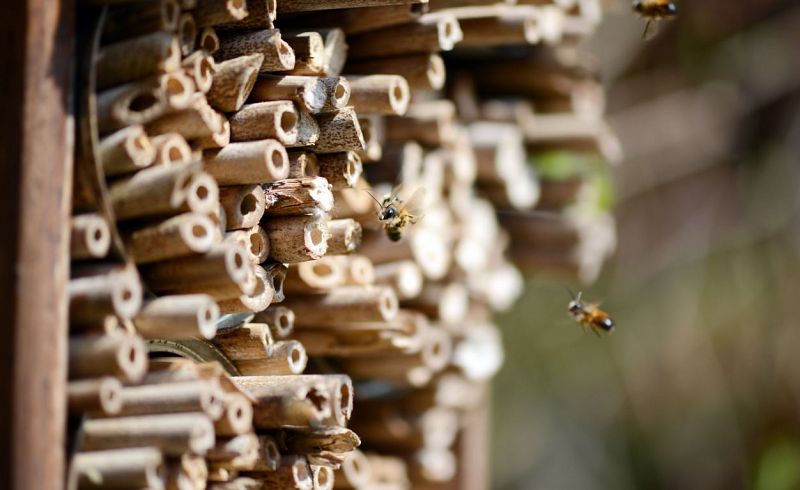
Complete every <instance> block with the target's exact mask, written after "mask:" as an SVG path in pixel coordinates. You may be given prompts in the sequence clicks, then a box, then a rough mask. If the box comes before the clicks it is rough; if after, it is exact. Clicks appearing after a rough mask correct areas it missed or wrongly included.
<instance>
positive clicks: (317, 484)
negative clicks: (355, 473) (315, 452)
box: [312, 465, 333, 490]
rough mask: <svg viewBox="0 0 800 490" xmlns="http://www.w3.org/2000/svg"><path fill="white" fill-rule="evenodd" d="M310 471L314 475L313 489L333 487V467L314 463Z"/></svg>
mask: <svg viewBox="0 0 800 490" xmlns="http://www.w3.org/2000/svg"><path fill="white" fill-rule="evenodd" d="M312 473H313V475H314V489H315V490H330V489H331V488H333V469H331V467H329V466H319V465H314V467H313V468H312Z"/></svg>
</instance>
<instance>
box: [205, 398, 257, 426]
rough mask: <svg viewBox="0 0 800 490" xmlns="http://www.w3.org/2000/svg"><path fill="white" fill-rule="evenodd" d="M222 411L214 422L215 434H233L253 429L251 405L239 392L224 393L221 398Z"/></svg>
mask: <svg viewBox="0 0 800 490" xmlns="http://www.w3.org/2000/svg"><path fill="white" fill-rule="evenodd" d="M222 405H223V407H224V412H223V413H222V417H220V418H219V420H217V421H216V422H214V432H215V433H216V435H217V436H234V435H239V434H245V433H247V432H249V431H251V430H253V405H252V403H250V400H248V398H247V397H246V396H244V395H242V394H240V393H226V394H225V396H224V397H223V398H222Z"/></svg>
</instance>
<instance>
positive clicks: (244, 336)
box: [214, 323, 272, 361]
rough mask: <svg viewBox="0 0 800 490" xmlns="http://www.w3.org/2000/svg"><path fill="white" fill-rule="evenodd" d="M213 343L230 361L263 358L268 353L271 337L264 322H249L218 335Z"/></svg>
mask: <svg viewBox="0 0 800 490" xmlns="http://www.w3.org/2000/svg"><path fill="white" fill-rule="evenodd" d="M214 345H216V346H217V347H218V348H219V349H220V350H221V351H222V352H223V353H224V354H225V356H226V357H228V358H229V359H231V360H232V361H243V360H247V359H264V358H266V357H267V356H268V354H269V349H270V346H271V345H272V338H271V335H270V332H269V327H268V326H267V325H266V324H261V323H249V324H246V325H243V326H242V327H241V328H236V329H234V330H232V331H229V332H225V333H224V334H221V335H219V336H218V337H217V338H215V339H214Z"/></svg>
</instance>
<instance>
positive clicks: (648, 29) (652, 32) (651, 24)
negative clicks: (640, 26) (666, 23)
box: [642, 19, 658, 41]
mask: <svg viewBox="0 0 800 490" xmlns="http://www.w3.org/2000/svg"><path fill="white" fill-rule="evenodd" d="M656 33H658V21H656V20H653V19H647V23H646V24H645V25H644V31H643V32H642V39H643V40H645V41H649V40H651V39H653V38H654V37H656Z"/></svg>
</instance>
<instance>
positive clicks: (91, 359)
mask: <svg viewBox="0 0 800 490" xmlns="http://www.w3.org/2000/svg"><path fill="white" fill-rule="evenodd" d="M146 371H147V349H146V348H145V345H144V342H143V341H142V339H141V338H140V337H138V336H133V335H125V334H116V335H85V336H81V337H75V338H72V339H70V342H69V366H68V369H67V372H68V374H69V377H70V379H80V378H94V377H98V376H119V377H121V378H122V379H124V380H127V381H130V382H132V383H137V382H139V380H141V379H142V377H143V376H144V374H145V372H146Z"/></svg>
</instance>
